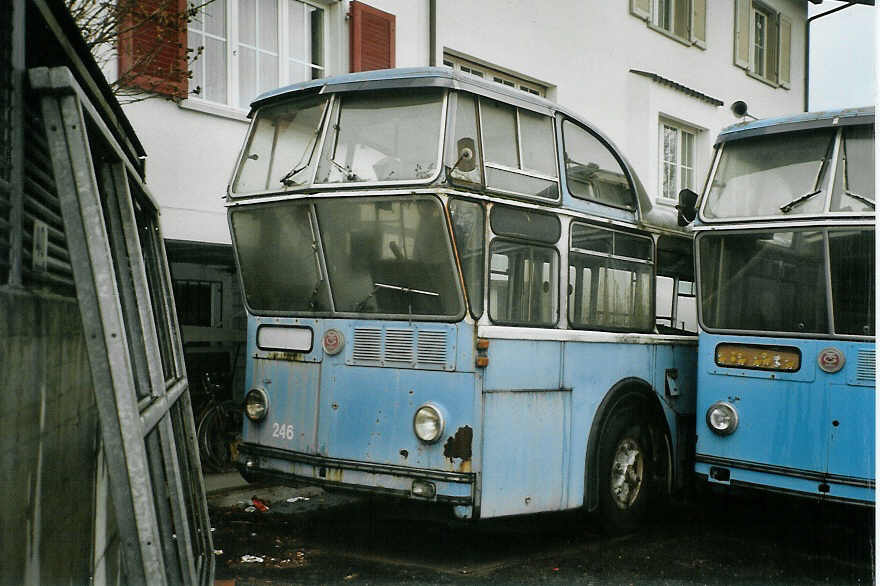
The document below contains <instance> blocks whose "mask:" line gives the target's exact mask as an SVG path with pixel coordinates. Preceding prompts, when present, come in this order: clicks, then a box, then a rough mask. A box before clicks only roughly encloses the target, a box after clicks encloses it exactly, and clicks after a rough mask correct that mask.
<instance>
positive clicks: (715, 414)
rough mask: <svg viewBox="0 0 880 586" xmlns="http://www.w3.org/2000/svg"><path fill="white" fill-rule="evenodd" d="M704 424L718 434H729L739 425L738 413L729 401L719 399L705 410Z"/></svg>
mask: <svg viewBox="0 0 880 586" xmlns="http://www.w3.org/2000/svg"><path fill="white" fill-rule="evenodd" d="M706 424H707V425H708V426H709V429H711V430H712V431H714V432H715V433H717V434H718V435H730V434H732V433H733V432H734V431H736V427H737V425H739V414H737V412H736V409H735V408H734V407H733V405H731V404H730V403H727V402H725V401H719V402H717V403H714V404H713V405H712V406H711V407H709V410H708V411H706Z"/></svg>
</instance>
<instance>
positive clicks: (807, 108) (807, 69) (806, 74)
mask: <svg viewBox="0 0 880 586" xmlns="http://www.w3.org/2000/svg"><path fill="white" fill-rule="evenodd" d="M432 1H433V0H432ZM854 4H855V2H847V3H846V4H844V5H843V6H838V7H837V8H832V9H831V10H826V11H825V12H822V13H820V14H814V15H813V16H811V17H809V18H807V35H806V44H805V45H804V112H809V111H810V24H811V23H812V22H813V21H814V20H816V19H817V18H822V17H823V16H828V15H829V14H834V13H835V12H840V11H841V10H845V9H847V8H849V7H850V6H852V5H854ZM872 4H873V2H872Z"/></svg>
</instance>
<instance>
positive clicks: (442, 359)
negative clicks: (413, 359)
mask: <svg viewBox="0 0 880 586" xmlns="http://www.w3.org/2000/svg"><path fill="white" fill-rule="evenodd" d="M417 360H418V363H419V365H420V366H428V365H432V366H444V365H445V364H446V332H443V331H440V332H431V331H420V332H419V348H418V359H417Z"/></svg>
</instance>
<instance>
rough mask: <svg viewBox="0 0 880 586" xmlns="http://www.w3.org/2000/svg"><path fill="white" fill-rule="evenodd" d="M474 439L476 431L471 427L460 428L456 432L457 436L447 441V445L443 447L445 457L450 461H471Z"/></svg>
mask: <svg viewBox="0 0 880 586" xmlns="http://www.w3.org/2000/svg"><path fill="white" fill-rule="evenodd" d="M473 439H474V430H473V429H471V427H470V426H469V425H465V426H463V427H459V428H458V429H457V430H455V435H454V436H452V437H450V438H449V439H448V440H446V445H445V446H443V455H444V456H446V457H447V458H449V459H450V460H453V459H455V458H461V459H462V460H470V459H471V442H472V441H473Z"/></svg>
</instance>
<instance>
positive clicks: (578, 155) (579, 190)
mask: <svg viewBox="0 0 880 586" xmlns="http://www.w3.org/2000/svg"><path fill="white" fill-rule="evenodd" d="M562 140H563V144H564V147H565V179H566V183H567V184H568V191H569V193H571V194H572V195H573V196H575V197H578V198H581V199H589V200H592V201H597V202H599V203H603V204H607V205H611V206H615V207H621V208H626V209H633V208H634V207H635V197H633V190H632V188H631V187H630V182H629V179H628V178H627V176H626V173H624V171H623V167H622V166H621V164H620V162H619V161H618V160H617V159H616V158H615V156H614V154H613V153H612V152H611V150H610V149H609V148H608V147H607V146H605V145H604V144H603V143H602V142H601V141H600V140H599V139H598V138H597V137H596V136H594V135H593V134H592V133H590V132H588V131H586V130H585V129H583V128H581V127H580V126H576V125H575V124H573V123H571V122H569V121H568V120H566V121H564V122H563V123H562Z"/></svg>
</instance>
